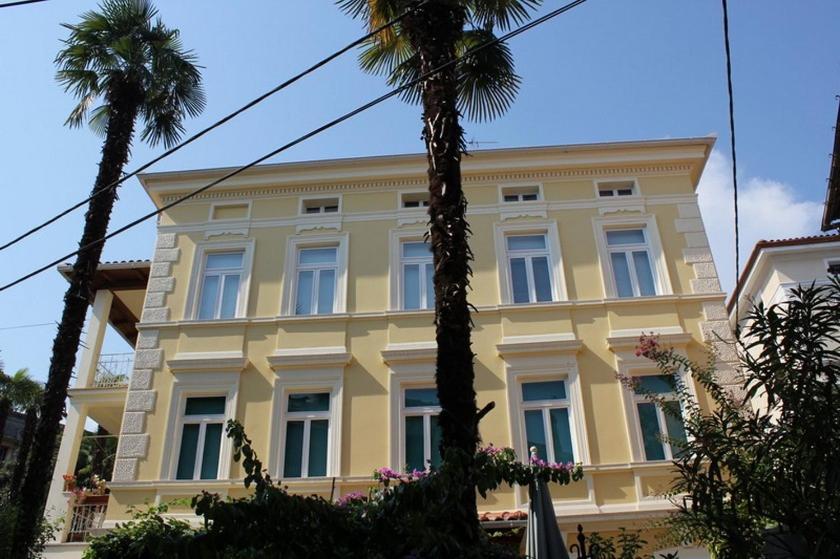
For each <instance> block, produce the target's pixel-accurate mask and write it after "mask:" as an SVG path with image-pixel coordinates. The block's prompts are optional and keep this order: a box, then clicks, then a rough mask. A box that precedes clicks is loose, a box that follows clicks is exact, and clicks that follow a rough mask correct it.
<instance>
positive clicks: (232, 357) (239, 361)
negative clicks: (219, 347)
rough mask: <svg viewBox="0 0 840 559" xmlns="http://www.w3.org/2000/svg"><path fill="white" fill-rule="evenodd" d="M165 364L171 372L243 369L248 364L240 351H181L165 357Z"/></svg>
mask: <svg viewBox="0 0 840 559" xmlns="http://www.w3.org/2000/svg"><path fill="white" fill-rule="evenodd" d="M166 365H167V367H169V370H170V371H172V372H173V373H176V372H189V371H195V372H206V371H243V370H244V369H245V368H246V367H247V366H248V358H247V357H245V356H244V355H243V354H242V352H241V351H197V352H183V353H176V354H175V356H174V357H172V358H171V359H167V360H166Z"/></svg>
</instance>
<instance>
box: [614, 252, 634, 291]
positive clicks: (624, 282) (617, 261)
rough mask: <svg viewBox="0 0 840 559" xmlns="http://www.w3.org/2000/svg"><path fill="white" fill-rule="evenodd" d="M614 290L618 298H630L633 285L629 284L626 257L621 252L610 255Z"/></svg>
mask: <svg viewBox="0 0 840 559" xmlns="http://www.w3.org/2000/svg"><path fill="white" fill-rule="evenodd" d="M610 260H611V261H612V269H613V275H614V276H615V289H616V291H617V292H618V296H619V297H632V296H633V284H632V283H630V268H629V267H628V266H627V255H626V254H625V253H623V252H613V253H610Z"/></svg>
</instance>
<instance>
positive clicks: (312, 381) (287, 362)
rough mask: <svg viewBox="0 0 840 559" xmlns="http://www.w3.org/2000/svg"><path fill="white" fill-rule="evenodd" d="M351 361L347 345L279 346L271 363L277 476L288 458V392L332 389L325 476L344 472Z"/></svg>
mask: <svg viewBox="0 0 840 559" xmlns="http://www.w3.org/2000/svg"><path fill="white" fill-rule="evenodd" d="M349 361H350V355H349V354H348V353H346V349H345V348H333V347H328V348H301V349H295V350H278V351H276V352H275V355H274V356H271V357H270V358H269V363H270V366H271V368H272V369H274V371H275V373H276V374H277V379H276V380H275V382H274V398H273V403H272V408H273V411H272V415H271V429H270V431H271V439H270V440H271V442H270V445H269V459H268V460H269V462H268V471H269V472H271V474H272V475H273V476H274V477H275V479H282V473H283V465H284V464H285V460H286V417H285V416H286V415H288V414H287V412H286V410H287V409H288V408H287V407H286V406H288V399H289V398H288V395H289V394H291V393H302V392H305V393H312V392H329V394H330V410H329V422H330V423H329V430H328V433H329V435H328V443H327V475H326V476H325V477H335V476H338V475H340V473H341V414H342V411H341V408H342V401H343V396H342V394H343V386H344V367H346V366H347V364H348V363H349ZM307 413H308V412H307ZM272 449H273V450H272ZM294 479H303V478H294ZM310 479H312V478H310ZM315 479H320V478H315Z"/></svg>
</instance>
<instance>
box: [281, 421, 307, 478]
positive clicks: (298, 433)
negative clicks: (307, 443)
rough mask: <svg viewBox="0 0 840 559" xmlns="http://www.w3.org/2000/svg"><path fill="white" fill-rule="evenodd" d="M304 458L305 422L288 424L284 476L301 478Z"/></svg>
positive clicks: (290, 422)
mask: <svg viewBox="0 0 840 559" xmlns="http://www.w3.org/2000/svg"><path fill="white" fill-rule="evenodd" d="M302 458H303V421H289V422H288V423H286V455H285V457H284V459H283V475H284V476H285V477H300V476H301V462H302Z"/></svg>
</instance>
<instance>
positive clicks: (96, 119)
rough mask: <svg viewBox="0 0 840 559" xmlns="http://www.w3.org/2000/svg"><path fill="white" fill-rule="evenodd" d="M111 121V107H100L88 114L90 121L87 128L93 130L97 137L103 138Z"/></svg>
mask: <svg viewBox="0 0 840 559" xmlns="http://www.w3.org/2000/svg"><path fill="white" fill-rule="evenodd" d="M110 119H111V107H110V106H108V105H100V106H98V107H96V108H95V109H93V110H92V111H91V112H90V119H89V120H88V126H90V129H91V130H93V133H94V134H96V135H97V136H101V137H103V138H104V137H105V133H106V132H107V131H108V122H109V121H110Z"/></svg>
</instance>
